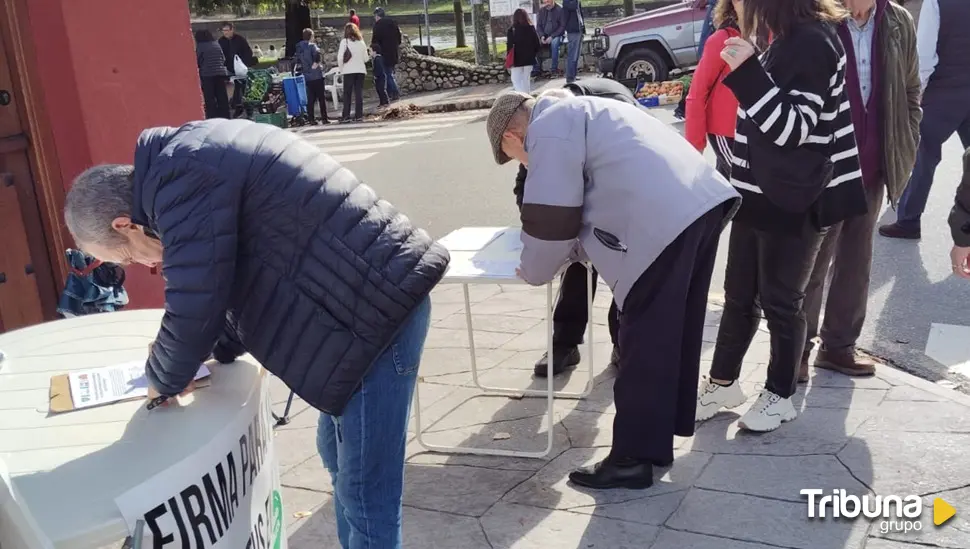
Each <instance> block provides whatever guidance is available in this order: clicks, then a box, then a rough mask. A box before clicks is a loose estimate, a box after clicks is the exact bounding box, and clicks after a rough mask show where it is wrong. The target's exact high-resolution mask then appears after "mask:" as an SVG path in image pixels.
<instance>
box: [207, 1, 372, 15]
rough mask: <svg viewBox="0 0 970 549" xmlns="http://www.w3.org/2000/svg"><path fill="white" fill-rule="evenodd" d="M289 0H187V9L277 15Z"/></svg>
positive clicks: (340, 5)
mask: <svg viewBox="0 0 970 549" xmlns="http://www.w3.org/2000/svg"><path fill="white" fill-rule="evenodd" d="M288 1H291V0H188V2H189V10H190V11H191V12H192V13H194V14H197V15H212V14H221V13H224V14H233V15H236V16H238V17H247V16H258V15H278V14H280V13H282V12H283V11H285V10H286V3H287V2H288ZM378 4H380V5H386V4H387V1H386V0H311V1H310V7H311V8H315V9H323V10H325V11H334V12H338V13H343V12H345V11H347V10H348V9H350V8H356V9H358V10H360V9H362V8H364V9H366V8H369V7H372V6H376V5H378Z"/></svg>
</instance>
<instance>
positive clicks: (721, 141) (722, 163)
mask: <svg viewBox="0 0 970 549" xmlns="http://www.w3.org/2000/svg"><path fill="white" fill-rule="evenodd" d="M707 141H708V143H710V144H711V148H713V149H714V156H715V157H716V158H717V171H718V173H720V174H721V175H723V176H724V177H726V178H727V179H728V181H730V180H731V166H733V165H734V138H732V137H724V136H723V135H714V134H712V133H709V134H707Z"/></svg>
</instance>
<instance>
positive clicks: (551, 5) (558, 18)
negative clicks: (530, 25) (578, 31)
mask: <svg viewBox="0 0 970 549" xmlns="http://www.w3.org/2000/svg"><path fill="white" fill-rule="evenodd" d="M536 20H537V21H536V32H537V33H538V34H539V43H540V44H542V45H544V46H549V55H550V58H551V59H550V62H551V64H550V66H549V72H550V73H552V74H553V76H555V75H556V74H557V73H558V72H559V50H560V47H561V46H562V39H563V35H565V34H566V12H565V10H563V9H562V7H561V6H560V5H559V4H557V3H556V0H542V7H541V8H539V15H538V17H536ZM541 69H542V61H540V60H539V58H538V56H537V57H536V62H535V66H534V67H533V68H532V74H533V76H538V75H539V73H540V72H542V70H541Z"/></svg>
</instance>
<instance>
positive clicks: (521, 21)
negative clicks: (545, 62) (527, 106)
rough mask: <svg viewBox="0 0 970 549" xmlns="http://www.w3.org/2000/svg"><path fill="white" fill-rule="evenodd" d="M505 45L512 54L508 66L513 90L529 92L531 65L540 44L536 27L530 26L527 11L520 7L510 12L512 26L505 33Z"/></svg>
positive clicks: (533, 62)
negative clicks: (510, 64)
mask: <svg viewBox="0 0 970 549" xmlns="http://www.w3.org/2000/svg"><path fill="white" fill-rule="evenodd" d="M506 45H507V46H508V51H509V54H510V55H512V66H511V67H508V69H509V74H510V77H511V79H512V87H513V88H515V91H518V92H522V93H529V92H530V91H531V90H532V85H531V84H532V83H531V81H530V77H531V76H532V74H531V73H532V67H533V66H534V65H535V63H536V55H537V54H538V53H539V48H540V47H541V46H540V44H539V35H538V34H537V33H536V28H535V27H533V26H532V21H530V20H529V14H528V12H526V11H525V10H524V9H522V8H519V9H517V10H515V13H513V14H512V26H511V27H509V31H508V33H507V34H506ZM506 65H507V64H506Z"/></svg>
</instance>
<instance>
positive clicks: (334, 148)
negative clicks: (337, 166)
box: [321, 141, 407, 153]
mask: <svg viewBox="0 0 970 549" xmlns="http://www.w3.org/2000/svg"><path fill="white" fill-rule="evenodd" d="M405 143H407V141H384V142H381V143H368V144H367V146H366V147H362V146H361V145H360V144H352V145H347V144H344V145H327V146H321V148H322V149H323V152H328V153H330V152H346V151H357V150H360V149H362V148H368V149H389V148H391V147H397V146H400V145H403V144H405Z"/></svg>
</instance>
